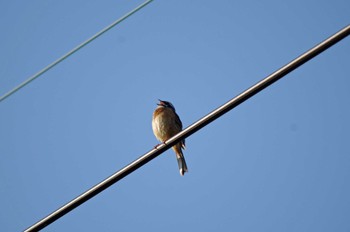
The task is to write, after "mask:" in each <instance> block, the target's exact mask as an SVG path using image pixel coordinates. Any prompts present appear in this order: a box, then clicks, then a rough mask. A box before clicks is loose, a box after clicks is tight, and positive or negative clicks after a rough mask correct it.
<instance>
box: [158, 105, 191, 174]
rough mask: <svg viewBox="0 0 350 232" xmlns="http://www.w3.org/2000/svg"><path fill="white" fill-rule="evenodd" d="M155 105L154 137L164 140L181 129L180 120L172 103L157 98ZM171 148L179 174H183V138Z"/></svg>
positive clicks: (184, 167)
mask: <svg viewBox="0 0 350 232" xmlns="http://www.w3.org/2000/svg"><path fill="white" fill-rule="evenodd" d="M157 105H158V107H157V108H156V109H155V111H154V112H153V118H152V129H153V133H154V135H155V136H156V138H157V139H158V140H159V141H161V142H165V141H166V140H168V139H169V138H171V137H173V136H174V135H175V134H177V133H178V132H180V131H181V130H182V122H181V120H180V118H179V116H178V115H177V114H176V111H175V107H174V106H173V104H171V103H170V102H167V101H162V100H159V103H158V104H157ZM172 148H173V150H174V151H175V154H176V158H177V163H178V165H179V170H180V175H181V176H183V175H184V174H185V172H187V165H186V161H185V157H184V155H183V153H182V149H185V140H182V141H180V142H179V143H177V144H175V145H174V146H173V147H172Z"/></svg>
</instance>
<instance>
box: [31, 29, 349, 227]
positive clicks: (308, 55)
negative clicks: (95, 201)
mask: <svg viewBox="0 0 350 232" xmlns="http://www.w3.org/2000/svg"><path fill="white" fill-rule="evenodd" d="M349 34H350V25H348V26H347V27H345V28H344V29H342V30H340V31H339V32H337V33H336V34H334V35H333V36H331V37H330V38H328V39H326V40H325V41H323V42H322V43H320V44H319V45H317V46H315V47H314V48H312V49H310V50H309V51H307V52H305V53H304V54H302V55H301V56H299V57H297V58H296V59H294V60H293V61H291V62H290V63H288V64H287V65H285V66H283V67H282V68H280V69H279V70H277V71H276V72H274V73H272V74H271V75H269V76H267V77H266V78H265V79H263V80H261V81H260V82H258V83H257V84H255V85H253V86H252V87H250V88H249V89H247V90H246V91H244V92H243V93H241V94H240V95H238V96H236V97H235V98H233V99H232V100H230V101H228V102H227V103H225V104H224V105H222V106H220V107H219V108H217V109H216V110H214V111H212V112H211V113H209V114H208V115H206V116H204V117H203V118H201V119H200V120H198V121H197V122H195V123H193V124H192V125H190V126H189V127H187V128H186V129H184V130H183V131H181V132H179V133H178V134H176V135H175V136H173V137H172V138H170V139H169V140H167V141H166V142H165V143H164V144H161V145H159V146H158V147H157V148H154V149H152V150H151V151H149V152H147V153H146V154H144V155H143V156H141V157H140V158H138V159H137V160H135V161H134V162H132V163H130V164H129V165H127V166H125V167H124V168H122V169H120V170H119V171H117V172H116V173H115V174H113V175H111V176H110V177H108V178H107V179H105V180H104V181H102V182H100V183H99V184H97V185H95V186H94V187H92V188H91V189H89V190H87V191H86V192H84V193H83V194H81V195H80V196H78V197H77V198H75V199H73V200H72V201H70V202H68V203H67V204H66V205H64V206H62V207H61V208H59V209H57V210H56V211H54V212H53V213H51V214H50V215H48V216H46V217H45V218H43V219H42V220H40V221H38V222H37V223H36V224H34V225H32V226H31V227H29V228H28V229H26V230H25V231H26V232H28V231H38V230H40V229H42V228H44V227H46V226H47V225H49V224H51V223H52V222H54V221H55V220H57V219H59V218H60V217H62V216H63V215H65V214H67V213H68V212H70V211H71V210H73V209H75V208H76V207H78V206H79V205H81V204H83V203H84V202H86V201H87V200H89V199H91V198H92V197H94V196H96V195H97V194H99V193H100V192H102V191H103V190H105V189H107V188H108V187H110V186H111V185H113V184H115V183H116V182H118V181H119V180H121V179H122V178H124V177H125V176H127V175H129V174H130V173H132V172H133V171H135V170H136V169H138V168H140V167H141V166H143V165H144V164H146V163H148V162H149V161H151V160H152V159H154V158H156V157H157V156H159V155H160V154H162V153H163V152H164V151H166V150H167V149H169V148H170V147H172V146H173V145H174V144H176V143H177V142H178V141H180V140H182V139H185V138H187V137H188V136H190V135H192V134H193V133H195V132H196V131H198V130H200V129H201V128H203V127H205V126H206V125H208V124H209V123H211V122H213V121H214V120H216V119H217V118H219V117H221V116H222V115H224V114H225V113H227V112H228V111H230V110H232V109H233V108H234V107H236V106H238V105H239V104H241V103H242V102H244V101H245V100H247V99H249V98H250V97H252V96H254V95H255V94H257V93H258V92H260V91H261V90H263V89H265V88H266V87H268V86H270V85H271V84H273V83H274V82H276V81H277V80H279V79H281V78H282V77H283V76H285V75H286V74H288V73H289V72H291V71H293V70H295V69H296V68H298V67H299V66H301V65H303V64H304V63H305V62H307V61H309V60H311V59H312V58H314V57H315V56H317V55H318V54H320V53H321V52H323V51H325V50H326V49H327V48H329V47H331V46H333V45H334V44H336V43H337V42H339V41H340V40H342V39H344V38H345V37H346V36H348V35H349Z"/></svg>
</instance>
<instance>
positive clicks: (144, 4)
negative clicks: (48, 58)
mask: <svg viewBox="0 0 350 232" xmlns="http://www.w3.org/2000/svg"><path fill="white" fill-rule="evenodd" d="M152 1H153V0H147V1H145V2H144V3H142V4H141V5H139V6H138V7H136V8H135V9H133V10H132V11H130V12H129V13H127V14H126V15H124V16H123V17H121V18H119V19H118V20H116V21H115V22H113V23H112V24H111V25H109V26H107V27H106V28H104V29H103V30H101V31H100V32H98V33H96V34H95V35H94V36H92V37H91V38H90V39H88V40H86V41H85V42H83V43H81V44H80V45H78V46H77V47H75V48H74V49H72V50H71V51H69V52H68V53H67V54H65V55H64V56H62V57H61V58H59V59H57V60H56V61H54V62H53V63H51V64H49V65H48V66H46V67H45V68H43V69H42V70H40V71H39V72H37V73H36V74H34V75H33V76H31V77H29V78H28V79H27V80H25V81H24V82H22V83H21V84H19V85H18V86H16V87H15V88H13V89H12V90H10V91H9V92H7V93H5V94H4V95H3V96H1V97H0V102H1V101H3V100H5V99H6V98H7V97H9V96H11V95H12V94H14V93H15V92H17V91H18V90H19V89H21V88H23V87H24V86H26V85H28V84H29V83H30V82H32V81H33V80H35V79H36V78H38V77H39V76H41V75H42V74H44V73H45V72H47V71H48V70H50V69H51V68H53V67H54V66H56V65H57V64H59V63H61V62H62V61H63V60H65V59H66V58H68V57H69V56H71V55H73V54H74V53H75V52H77V51H78V50H80V49H81V48H83V47H84V46H85V45H87V44H89V43H90V42H92V41H93V40H95V39H96V38H97V37H99V36H101V35H102V34H104V33H105V32H107V31H109V30H110V29H112V28H113V27H114V26H116V25H117V24H119V23H120V22H122V21H124V20H125V19H127V18H128V17H129V16H131V15H132V14H134V13H136V12H137V11H139V10H140V9H142V8H143V7H145V6H146V5H148V4H149V3H150V2H152Z"/></svg>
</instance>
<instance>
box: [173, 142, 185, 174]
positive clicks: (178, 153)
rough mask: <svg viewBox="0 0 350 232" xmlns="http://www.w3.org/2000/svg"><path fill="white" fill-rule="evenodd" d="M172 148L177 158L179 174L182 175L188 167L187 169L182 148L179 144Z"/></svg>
mask: <svg viewBox="0 0 350 232" xmlns="http://www.w3.org/2000/svg"><path fill="white" fill-rule="evenodd" d="M173 149H174V151H175V153H176V159H177V163H178V165H179V171H180V175H181V176H183V175H184V174H185V172H188V169H187V164H186V160H185V157H184V155H183V153H182V150H181V145H179V144H177V145H175V146H174V147H173Z"/></svg>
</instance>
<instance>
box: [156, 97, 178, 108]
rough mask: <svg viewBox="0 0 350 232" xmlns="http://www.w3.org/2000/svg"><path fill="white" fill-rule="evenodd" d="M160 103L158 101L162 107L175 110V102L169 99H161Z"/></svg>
mask: <svg viewBox="0 0 350 232" xmlns="http://www.w3.org/2000/svg"><path fill="white" fill-rule="evenodd" d="M158 101H159V103H157V105H158V106H161V107H166V108H171V109H172V110H174V111H175V107H174V106H173V104H171V103H170V102H168V101H162V100H159V99H158Z"/></svg>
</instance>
